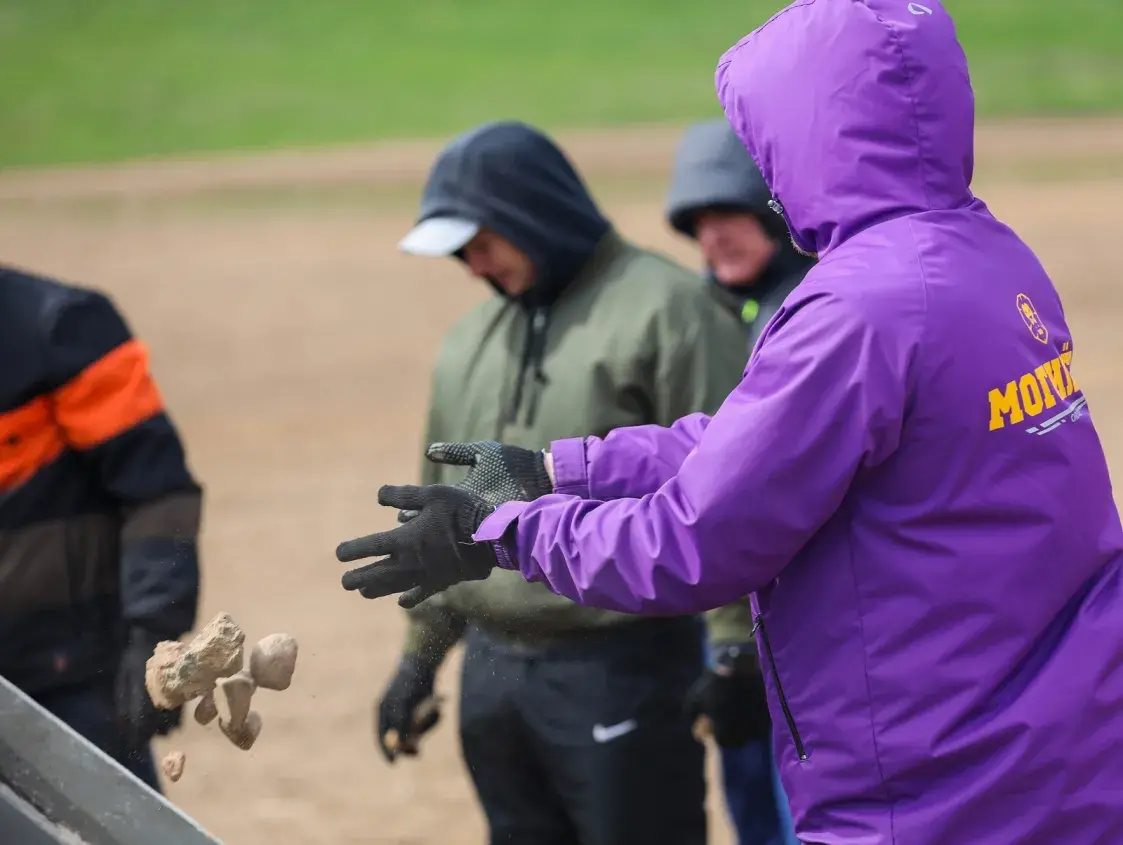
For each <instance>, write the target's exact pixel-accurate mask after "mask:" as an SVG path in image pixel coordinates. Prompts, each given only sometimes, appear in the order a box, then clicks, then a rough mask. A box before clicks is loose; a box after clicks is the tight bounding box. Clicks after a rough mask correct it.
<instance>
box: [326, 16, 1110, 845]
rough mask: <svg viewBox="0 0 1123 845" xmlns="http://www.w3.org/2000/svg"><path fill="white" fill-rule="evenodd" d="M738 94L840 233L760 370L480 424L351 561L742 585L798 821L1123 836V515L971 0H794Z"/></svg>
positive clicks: (403, 585)
mask: <svg viewBox="0 0 1123 845" xmlns="http://www.w3.org/2000/svg"><path fill="white" fill-rule="evenodd" d="M717 89H718V93H719V96H720V99H721V103H722V106H723V108H724V110H725V113H726V116H727V118H728V119H729V121H730V123H731V125H732V126H733V127H734V129H735V130H736V131H737V134H738V136H739V137H740V138H741V140H742V142H743V143H744V144H745V146H746V147H747V149H748V150H749V152H750V153H751V154H752V156H753V158H754V159H755V160H756V162H757V164H758V165H759V166H760V168H761V171H762V172H763V174H764V177H765V180H766V181H767V182H768V184H769V187H770V188H771V189H772V191H773V194H774V196H775V208H776V209H777V210H779V211H781V212H782V213H783V215H784V217H785V219H786V220H787V222H788V226H789V228H790V230H791V232H792V235H793V238H794V240H795V241H796V243H797V245H798V246H799V247H800V248H802V249H803V250H805V251H807V252H812V253H817V254H818V257H819V262H818V264H817V265H816V266H815V268H814V269H812V270H811V272H810V273H809V274H808V276H807V277H806V279H805V280H804V282H803V283H802V284H801V285H800V286H799V287H797V288H796V289H795V291H793V293H792V294H791V295H790V296H789V297H788V298H787V300H786V302H785V304H784V306H783V307H782V308H781V309H780V311H779V312H778V313H777V314H776V316H775V317H774V318H773V320H772V321H771V322H770V324H769V326H768V327H767V328H766V329H765V331H764V333H763V335H762V337H761V338H760V340H759V342H758V344H757V346H756V348H755V350H754V352H753V355H752V357H751V358H750V363H749V365H748V367H747V369H746V371H745V375H744V379H743V381H742V382H741V384H740V385H739V386H738V387H737V388H736V389H735V390H734V392H733V393H732V394H731V395H730V396H729V398H728V399H727V400H726V402H725V403H724V404H723V406H722V407H721V408H720V409H719V410H718V411H717V413H716V414H714V415H713V417H712V418H707V417H703V416H693V417H688V418H685V419H683V420H681V421H679V422H678V423H676V424H675V425H673V426H671V427H670V428H657V427H648V426H645V427H637V428H625V429H618V430H616V431H615V432H613V433H612V434H610V435H609V436H607V437H606V438H604V439H603V440H602V439H596V438H587V439H584V440H580V439H578V440H563V441H559V442H555V443H554V444H552V446H551V453H550V455H549V457H548V460H544V459H543V456H533V455H529V453H525V452H524V450H517V449H513V448H511V447H504V446H499V445H498V444H472V445H466V446H464V447H463V448H464V450H466V451H468V452H470V453H471V454H470V456H469V457H468V458H465V460H467V461H470V462H473V463H475V465H476V466H475V468H474V470H473V473H470V477H469V478H468V479H466V480H465V481H464V482H462V485H461V486H458V487H437V486H434V487H424V488H419V487H384V488H382V490H381V491H380V493H379V501H380V502H381V503H383V504H385V505H388V506H390V507H394V508H403V507H405V508H414V509H418V510H419V515H418V516H417V517H416V518H415V519H414V520H413V521H412V522H411V523H409V524H407V525H405V526H402V527H401V528H398V529H396V530H394V531H390V532H384V533H382V534H376V535H371V536H370V537H366V538H360V539H358V540H353V541H350V542H348V543H344V544H342V545H341V546H340V548H339V549H338V550H337V556H338V557H339V558H340V559H341V560H355V559H357V558H360V557H364V556H368V555H388V556H389V557H388V558H387V559H386V560H381V561H377V562H374V563H370V564H367V565H366V566H362V567H360V568H358V569H355V570H352V571H351V572H349V573H347V574H346V575H345V576H344V586H345V587H347V588H349V589H359V590H360V591H361V592H362V594H363V595H365V596H367V597H376V596H378V595H388V594H390V593H392V592H401V591H403V590H406V591H407V592H406V593H405V595H404V596H403V597H402V599H400V601H401V602H403V603H406V604H408V603H411V602H413V601H415V600H419V597H421V596H424V595H426V594H429V593H431V592H435V591H439V590H440V589H443V588H444V587H445V586H447V585H448V584H451V583H454V582H456V581H458V580H464V579H473V578H481V577H486V573H487V572H488V571H490V569H491V567H492V566H494V565H496V563H498V565H499V566H502V567H505V568H511V569H516V568H517V569H518V570H520V571H521V572H522V574H523V575H524V576H525V577H526V578H528V579H530V580H534V581H542V582H545V583H546V584H548V585H549V586H550V588H551V589H552V590H554V591H555V592H557V593H560V594H562V595H566V596H569V597H571V598H573V599H574V600H576V601H579V602H582V603H585V604H589V605H595V606H598V607H606V608H611V609H615V610H621V611H628V612H635V613H676V614H682V613H694V612H698V611H702V610H705V609H707V608H712V607H716V606H718V605H721V604H724V603H727V602H729V601H731V600H732V599H734V598H735V597H737V596H740V595H744V594H747V593H753V594H754V598H753V604H754V612H755V613H756V618H757V625H758V630H757V642H758V647H759V649H760V654H761V661H762V663H763V665H764V669H765V677H766V682H767V686H768V692H769V699H770V708H771V710H772V715H773V721H774V723H775V726H776V728H775V731H774V743H775V746H776V753H777V757H778V759H779V760H780V762H781V767H782V779H783V783H784V787H785V789H786V791H787V793H788V796H789V798H790V801H791V806H792V810H793V815H794V817H795V822H796V830H797V833H798V834H799V836H800V838H801V839H802V840H803V841H805V842H814V843H824V845H841V843H846V845H858V843H861V844H862V845H873V843H879V844H880V843H903V844H904V845H937V843H938V845H946V843H972V845H973V843H1004V844H1005V843H1010V844H1011V845H1012V843H1018V845H1068V843H1071V844H1072V845H1092V843H1113V842H1118V841H1120V840H1121V837H1123V647H1121V644H1123V601H1121V589H1123V587H1121V584H1120V558H1121V555H1123V529H1121V526H1120V519H1119V515H1118V511H1117V509H1116V507H1115V503H1114V501H1113V498H1112V490H1111V483H1110V480H1109V477H1108V469H1107V466H1106V462H1105V459H1104V454H1103V450H1102V448H1101V445H1100V441H1099V438H1098V436H1097V434H1096V431H1095V428H1094V426H1093V423H1092V420H1091V417H1090V415H1089V411H1088V406H1087V403H1086V400H1085V398H1084V395H1083V393H1082V391H1081V389H1080V387H1079V384H1078V382H1077V381H1076V380H1075V379H1074V374H1073V370H1072V367H1071V363H1072V355H1073V339H1072V336H1071V334H1070V332H1069V329H1068V326H1067V325H1066V323H1065V318H1064V313H1063V309H1062V306H1061V302H1060V298H1059V296H1058V294H1057V291H1056V289H1055V288H1054V286H1053V284H1052V282H1051V281H1050V279H1049V277H1048V276H1047V275H1046V273H1045V271H1044V270H1043V269H1042V267H1041V265H1040V263H1039V262H1038V260H1037V259H1036V258H1035V256H1034V255H1033V253H1032V252H1031V251H1030V249H1029V248H1028V247H1027V246H1026V245H1025V244H1024V243H1023V242H1022V241H1021V240H1020V239H1019V238H1018V237H1017V235H1015V234H1014V232H1012V231H1011V230H1010V229H1009V228H1008V227H1006V226H1005V225H1003V224H1002V223H1000V222H999V221H997V220H996V219H995V218H994V217H993V216H992V215H991V213H990V212H989V211H988V209H987V207H986V206H985V205H984V204H983V202H982V201H981V200H979V199H978V198H976V197H974V196H973V195H972V193H971V190H970V181H971V171H972V138H973V118H974V114H973V112H974V108H973V97H972V92H971V87H970V81H969V78H968V72H967V65H966V60H965V58H964V56H963V53H962V50H961V49H960V46H959V44H958V41H957V39H956V35H955V30H954V26H953V23H952V21H951V19H950V17H949V16H948V14H947V13H946V11H945V10H944V9H943V8H942V6H941V5H940V4H939V3H938V2H936V0H924V3H923V4H922V3H919V2H916V3H910V2H907V0H799V2H796V3H793V4H792V5H790V6H789V7H787V8H786V9H784V10H782V11H781V12H779V13H778V14H776V15H775V16H774V17H773V18H772V19H771V20H769V21H768V22H767V23H766V24H764V25H763V26H761V27H760V28H759V29H757V30H756V31H754V32H753V33H751V34H750V35H748V36H746V37H745V38H744V39H742V40H741V41H740V42H739V43H738V44H737V45H735V46H734V47H733V48H732V49H731V50H729V51H728V52H727V53H726V54H725V56H723V57H722V59H721V62H720V64H719V66H718V69H717ZM550 463H552V473H553V478H552V480H553V481H554V487H553V489H554V493H552V494H550V495H546V496H543V497H541V498H538V499H537V500H536V501H533V502H527V501H518V500H519V499H522V498H528V497H527V496H525V495H522V493H523V491H525V490H526V489H528V487H529V486H530V482H531V481H533V479H534V477H539V478H540V477H541V473H542V472H543V471H545V469H544V468H545V467H546V466H548V465H549V464H550ZM481 490H486V491H487V493H488V494H489V495H490V496H492V497H494V496H495V494H496V493H497V492H502V493H504V494H505V495H504V498H507V499H510V500H512V501H508V502H507V503H505V504H501V505H499V506H498V507H497V508H493V507H492V506H491V505H490V504H488V500H487V499H485V497H484V496H482V495H480V491H481ZM492 500H493V501H494V500H495V499H494V498H492ZM473 540H474V541H475V542H472V541H473Z"/></svg>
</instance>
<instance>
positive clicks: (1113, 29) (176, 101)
mask: <svg viewBox="0 0 1123 845" xmlns="http://www.w3.org/2000/svg"><path fill="white" fill-rule="evenodd" d="M781 5H783V4H782V2H779V0H697V2H696V3H694V4H693V5H692V6H690V5H688V4H684V3H681V2H670V1H669V0H614V2H612V3H599V2H595V0H566V2H564V3H546V2H538V3H528V2H525V0H477V2H473V3H467V2H462V1H461V2H456V0H413V2H405V1H404V0H318V1H317V2H308V0H299V2H298V0H270V2H264V0H237V2H229V0H227V2H218V0H196V2H193V3H157V2H152V0H100V2H97V3H91V2H86V0H4V2H3V3H0V55H2V56H3V57H4V60H3V61H0V167H4V166H13V165H28V164H53V163H72V162H86V161H106V160H119V159H126V158H134V157H141V156H165V155H170V154H177V153H194V152H206V151H215V150H228V149H239V148H246V149H249V148H277V147H289V146H305V145H317V144H328V143H337V142H359V141H369V140H375V139H384V138H391V137H406V136H433V135H440V134H446V133H449V132H452V131H456V130H459V129H462V128H464V127H467V126H469V125H471V124H473V123H476V122H479V121H482V120H486V119H489V118H494V117H520V118H523V119H527V120H530V121H534V122H537V123H540V124H542V125H544V126H546V127H549V128H560V127H586V126H601V125H618V124H628V123H647V122H662V121H681V120H684V119H689V118H693V117H700V116H705V115H708V114H716V109H717V104H716V100H715V98H714V93H713V81H712V79H713V68H714V65H715V63H716V60H717V58H718V56H719V55H720V53H721V52H722V51H723V50H724V49H725V48H726V47H728V46H729V45H730V44H732V43H733V42H735V41H736V40H737V39H738V38H739V37H740V36H741V35H742V34H744V33H745V32H747V31H748V30H750V29H752V28H753V27H754V26H756V25H757V24H758V23H760V22H761V21H762V20H763V19H765V18H766V17H767V16H768V15H769V14H770V13H771V12H773V11H774V10H775V9H777V8H779V7H780V6H781ZM948 6H949V8H950V9H951V11H952V13H953V14H954V15H956V17H957V20H958V23H959V28H960V33H961V36H962V39H963V42H964V45H965V47H966V49H967V52H968V56H969V58H970V60H971V62H972V70H973V75H974V78H975V83H976V88H977V91H978V99H979V108H980V112H981V113H983V114H988V115H995V114H1011V113H1030V112H1034V113H1042V112H1049V113H1066V112H1092V111H1109V110H1116V109H1120V108H1123V38H1120V37H1119V33H1120V32H1121V31H1123V3H1120V2H1119V0H1068V2H1065V3H1063V4H1059V3H1054V2H1046V1H1045V0H948Z"/></svg>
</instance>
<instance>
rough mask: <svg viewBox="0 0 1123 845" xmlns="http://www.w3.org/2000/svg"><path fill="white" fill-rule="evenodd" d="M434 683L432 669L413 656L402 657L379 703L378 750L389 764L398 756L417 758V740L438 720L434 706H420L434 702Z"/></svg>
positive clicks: (434, 672) (434, 677)
mask: <svg viewBox="0 0 1123 845" xmlns="http://www.w3.org/2000/svg"><path fill="white" fill-rule="evenodd" d="M435 680H436V670H435V668H434V667H432V666H429V665H427V664H425V663H423V662H422V661H420V660H418V659H417V658H416V657H405V658H403V659H402V662H401V663H400V664H399V665H398V672H397V674H395V675H394V677H393V678H392V679H391V681H390V683H389V685H388V686H387V687H386V692H384V693H383V695H382V700H381V701H380V702H378V726H377V732H378V747H379V748H381V749H382V756H384V757H385V758H386V761H387V762H388V763H393V762H394V759H395V758H396V757H397V756H398V755H399V754H402V755H406V756H410V757H415V756H417V740H418V739H419V738H420V737H421V736H422V734H425V733H427V732H428V731H430V730H432V729H433V728H434V727H436V724H437V722H439V721H440V720H441V714H440V711H439V710H438V709H437V708H436V706H432V707H429V708H421V707H420V705H421V704H422V703H423V702H427V701H433V700H434V697H433V682H434V681H435ZM422 710H424V711H425V712H424V713H422V712H421V711H422ZM391 732H393V733H391Z"/></svg>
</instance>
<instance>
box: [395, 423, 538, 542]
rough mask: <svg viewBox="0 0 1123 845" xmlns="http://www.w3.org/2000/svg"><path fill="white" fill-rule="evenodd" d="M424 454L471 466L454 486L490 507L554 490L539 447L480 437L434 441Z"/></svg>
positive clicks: (403, 516) (402, 516)
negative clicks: (453, 440)
mask: <svg viewBox="0 0 1123 845" xmlns="http://www.w3.org/2000/svg"><path fill="white" fill-rule="evenodd" d="M425 457H426V458H428V459H429V460H430V461H432V462H433V463H435V464H447V465H449V466H462V467H470V469H469V470H468V474H467V476H465V477H464V478H463V479H462V480H461V481H460V482H458V483H457V484H456V485H455V486H456V487H461V488H463V489H465V490H468V491H470V492H472V493H475V494H476V495H477V496H479V497H480V498H482V499H483V500H484V501H485V502H487V503H488V504H489V505H491V506H493V507H498V506H499V505H501V504H503V503H504V502H532V501H534V500H535V499H537V498H539V497H540V496H545V495H547V494H549V493H552V492H554V485H553V482H551V481H550V476H549V473H547V472H546V459H545V454H544V453H543V452H541V451H537V452H536V451H533V450H531V449H523V448H521V447H519V446H505V445H503V444H502V443H496V442H494V441H490V440H481V441H476V442H474V443H433V444H432V445H430V446H429V448H428V449H427V450H426V452H425ZM416 515H417V512H416V511H412V510H403V511H399V513H398V522H408V521H409V520H411V519H413V517H415V516H416Z"/></svg>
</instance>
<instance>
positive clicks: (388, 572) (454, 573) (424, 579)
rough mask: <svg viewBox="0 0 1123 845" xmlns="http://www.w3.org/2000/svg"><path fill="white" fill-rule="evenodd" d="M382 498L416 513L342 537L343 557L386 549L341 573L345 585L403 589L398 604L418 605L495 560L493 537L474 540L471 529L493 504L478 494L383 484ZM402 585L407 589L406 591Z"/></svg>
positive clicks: (477, 576)
mask: <svg viewBox="0 0 1123 845" xmlns="http://www.w3.org/2000/svg"><path fill="white" fill-rule="evenodd" d="M378 503H379V504H380V505H384V506H386V507H392V508H400V509H402V510H416V511H418V514H417V516H416V517H415V518H413V519H411V520H410V521H409V522H407V523H405V524H404V525H400V526H398V527H397V528H394V529H392V530H390V531H382V532H379V533H377V534H369V535H367V536H366V537H359V538H357V539H354V540H348V541H347V542H345V543H340V544H339V546H338V547H337V548H336V550H335V556H336V558H337V559H338V560H340V561H344V562H347V561H353V560H359V559H360V558H364V557H374V556H376V555H388V557H386V558H385V559H384V560H380V561H375V562H374V563H368V564H367V565H365V566H360V567H358V568H357V569H351V570H348V571H347V572H345V573H343V589H345V590H358V591H359V593H360V595H362V596H363V598H368V599H375V598H380V597H382V596H388V595H390V594H391V593H403V594H402V595H401V596H399V598H398V604H399V605H401V606H402V607H405V608H410V607H414V606H415V605H418V604H420V603H421V602H423V601H425V599H427V598H429V597H430V596H432V595H436V594H437V593H439V592H441V591H442V590H446V589H448V588H449V587H451V586H452V585H453V584H457V583H459V582H461V581H480V580H483V579H484V578H487V576H488V575H490V574H491V570H492V569H494V568H495V566H496V563H497V561H496V559H495V551H494V549H493V548H492V546H491V543H475V542H473V541H472V535H473V534H475V533H476V529H477V528H479V527H480V524H481V523H482V522H483V521H484V520H485V519H486V518H487V517H488V515H489V514H490V513H491V512H492V511H493V510H494V507H492V506H491V505H489V504H488V503H487V502H485V501H484V500H483V499H482V498H481V497H480V496H478V495H476V494H475V493H471V492H469V491H468V490H465V489H463V488H461V487H451V486H448V485H443V484H432V485H429V486H427V487H414V486H402V487H394V486H389V485H388V486H384V487H382V489H380V490H379V491H378ZM403 591H404V592H403Z"/></svg>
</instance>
